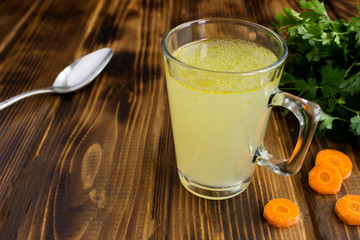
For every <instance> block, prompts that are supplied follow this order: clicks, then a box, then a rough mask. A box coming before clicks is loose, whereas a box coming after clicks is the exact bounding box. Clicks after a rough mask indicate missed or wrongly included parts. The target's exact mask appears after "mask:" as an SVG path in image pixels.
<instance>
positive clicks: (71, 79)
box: [0, 48, 113, 110]
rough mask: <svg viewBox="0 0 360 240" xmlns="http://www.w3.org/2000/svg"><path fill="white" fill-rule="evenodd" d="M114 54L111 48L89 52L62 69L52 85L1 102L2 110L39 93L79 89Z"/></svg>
mask: <svg viewBox="0 0 360 240" xmlns="http://www.w3.org/2000/svg"><path fill="white" fill-rule="evenodd" d="M112 55H113V51H112V49H111V48H102V49H99V50H97V51H94V52H92V53H89V54H88V55H85V56H84V57H82V58H80V59H79V60H77V61H75V62H73V63H72V64H71V65H69V66H67V67H66V68H65V69H64V70H62V71H61V72H60V73H59V75H58V76H57V77H56V79H55V81H54V83H53V85H52V86H51V87H48V88H42V89H35V90H30V91H28V92H24V93H21V94H19V95H16V96H14V97H12V98H9V99H7V100H5V101H3V102H0V110H2V109H4V108H6V107H8V106H10V105H12V104H14V103H15V102H17V101H20V100H21V99H24V98H26V97H30V96H33V95H37V94H44V93H69V92H74V91H77V90H79V89H80V88H82V87H85V86H86V85H87V84H89V83H90V82H92V80H94V79H95V77H96V76H98V75H99V73H100V72H101V71H102V70H103V69H104V68H105V66H106V65H107V64H108V63H109V61H110V59H111V57H112Z"/></svg>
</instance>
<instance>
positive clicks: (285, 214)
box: [263, 198, 300, 228]
mask: <svg viewBox="0 0 360 240" xmlns="http://www.w3.org/2000/svg"><path fill="white" fill-rule="evenodd" d="M299 213H300V212H299V209H298V207H297V206H296V204H295V203H293V202H292V201H290V200H289V199H286V198H275V199H272V200H271V201H269V202H268V203H267V204H266V205H265V207H264V212H263V216H264V218H265V219H266V221H267V222H268V223H269V224H270V225H272V226H274V227H278V228H284V227H290V226H293V225H295V224H296V223H297V221H298V219H299Z"/></svg>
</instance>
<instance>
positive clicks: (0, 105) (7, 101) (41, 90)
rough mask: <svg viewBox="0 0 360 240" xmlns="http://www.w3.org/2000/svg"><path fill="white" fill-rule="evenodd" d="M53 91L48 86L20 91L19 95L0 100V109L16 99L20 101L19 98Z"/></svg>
mask: <svg viewBox="0 0 360 240" xmlns="http://www.w3.org/2000/svg"><path fill="white" fill-rule="evenodd" d="M52 92H55V91H54V89H53V88H52V87H48V88H41V89H34V90H30V91H27V92H23V93H20V94H19V95H16V96H14V97H11V98H9V99H7V100H5V101H2V102H0V111H1V110H3V109H4V108H6V107H8V106H10V105H11V104H13V103H16V102H17V101H20V100H21V99H24V98H27V97H30V96H33V95H37V94H44V93H52Z"/></svg>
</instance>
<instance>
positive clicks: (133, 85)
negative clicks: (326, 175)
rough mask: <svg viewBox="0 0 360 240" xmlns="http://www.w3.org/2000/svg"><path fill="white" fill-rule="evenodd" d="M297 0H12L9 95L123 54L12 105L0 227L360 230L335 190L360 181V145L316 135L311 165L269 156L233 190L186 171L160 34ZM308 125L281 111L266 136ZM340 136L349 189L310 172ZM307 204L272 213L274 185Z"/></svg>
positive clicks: (289, 142) (1, 152) (234, 234)
mask: <svg viewBox="0 0 360 240" xmlns="http://www.w3.org/2000/svg"><path fill="white" fill-rule="evenodd" d="M357 4H359V2H358V1H351V0H348V1H339V0H331V1H330V0H328V1H326V6H327V8H328V10H329V11H330V15H331V16H332V17H336V18H349V17H350V16H353V15H355V14H357V10H356V7H355V6H356V5H357ZM283 7H291V8H293V9H295V10H300V8H299V3H298V1H295V0H291V1H290V0H288V1H287V0H278V1H275V0H273V1H271V0H267V1H258V0H254V1H245V0H228V1H223V2H221V3H220V2H218V1H216V0H209V1H205V0H203V1H192V0H188V1H185V0H184V1H175V0H169V1H161V0H143V1H137V0H128V1H125V0H119V1H116V0H96V1H95V0H87V1H77V0H62V1H60V0H49V1H42V0H26V1H25V0H11V1H10V0H2V1H0V29H1V31H0V100H5V99H7V98H9V97H11V96H13V95H16V94H19V93H21V92H24V91H26V90H31V89H35V88H41V87H47V86H50V85H52V82H53V81H54V79H55V78H56V76H57V74H58V73H59V72H60V71H61V70H62V69H63V68H64V67H65V66H67V65H68V64H70V63H71V62H72V61H74V60H75V59H77V58H79V57H80V56H82V55H85V54H86V53H88V52H91V51H93V50H95V49H98V48H101V47H111V48H113V50H114V57H113V59H112V60H111V62H110V64H109V65H108V66H107V67H106V69H105V71H104V72H103V73H102V74H101V75H100V76H99V77H98V78H97V79H96V80H95V82H94V83H92V84H91V85H89V86H88V87H86V88H85V89H83V90H80V91H78V92H76V93H71V94H66V95H39V96H34V97H31V98H28V99H26V100H24V101H21V102H19V103H16V104H15V105H13V106H10V107H8V108H7V109H5V110H3V111H1V113H0V143H1V144H0V239H359V238H360V234H359V233H360V228H359V227H351V226H347V225H345V224H343V223H342V222H341V221H340V220H339V219H338V218H337V217H336V216H335V214H334V212H333V207H334V204H335V202H336V200H337V199H339V198H340V197H342V196H343V195H345V194H350V193H351V194H360V187H359V185H360V173H359V169H360V165H359V162H360V150H359V146H358V145H356V144H354V143H352V142H350V141H345V142H335V141H332V140H330V139H328V138H327V137H321V138H315V139H314V140H313V142H312V145H311V147H310V150H309V152H308V154H307V157H306V159H305V163H304V166H303V168H302V169H301V171H300V172H299V173H298V174H297V175H295V176H293V177H282V176H279V175H276V174H275V173H272V172H270V171H269V170H267V169H264V168H261V167H257V169H256V172H255V175H254V178H253V181H252V183H251V184H250V186H249V187H248V189H247V190H246V191H245V192H243V193H242V194H241V195H239V196H237V197H234V198H232V199H228V200H222V201H211V200H205V199H201V198H198V197H196V196H194V195H192V194H191V193H189V192H188V191H186V190H185V189H184V188H183V187H182V186H181V184H180V182H179V179H178V176H177V172H176V163H175V153H174V146H173V138H172V130H171V125H170V116H169V107H168V102H167V92H166V85H165V81H164V69H163V62H162V52H161V48H160V41H161V38H162V36H163V35H164V34H165V32H167V31H168V30H169V29H170V28H172V27H174V26H176V25H178V24H180V23H182V22H185V21H188V20H192V19H197V18H202V17H231V18H241V19H246V20H251V21H254V22H258V23H260V24H263V25H269V23H270V22H271V21H272V20H274V15H275V14H276V13H278V12H281V11H282V8H283ZM296 128H297V126H296V124H295V122H294V121H293V120H291V119H288V118H285V117H284V116H283V115H282V114H281V112H279V111H275V112H274V114H272V115H271V119H270V124H269V128H268V132H267V135H266V139H265V143H266V145H267V146H268V148H270V150H271V152H272V153H273V154H274V155H276V156H278V157H287V156H288V155H289V154H290V153H291V151H292V149H293V147H294V144H295V141H296V136H297V132H296V131H297V130H296ZM325 148H335V149H338V150H340V151H343V152H344V153H346V154H348V155H349V156H350V157H351V159H352V161H353V163H354V169H353V174H352V176H351V178H350V179H348V180H346V181H344V183H343V186H342V188H341V191H340V192H339V193H338V194H335V195H329V196H322V195H318V194H316V193H315V192H313V191H312V190H311V189H310V188H309V186H308V184H307V174H308V172H309V170H310V169H311V168H312V167H313V165H314V157H315V155H316V153H317V152H318V151H319V150H321V149H325ZM279 197H285V198H289V199H291V200H292V201H294V202H295V203H296V204H297V205H298V206H299V208H300V211H301V221H300V222H299V223H298V224H297V225H296V226H293V227H290V228H287V229H277V228H274V227H271V226H269V225H268V224H267V223H266V221H265V220H264V219H263V217H262V211H263V207H264V205H265V204H266V203H267V202H268V201H269V200H270V199H272V198H279Z"/></svg>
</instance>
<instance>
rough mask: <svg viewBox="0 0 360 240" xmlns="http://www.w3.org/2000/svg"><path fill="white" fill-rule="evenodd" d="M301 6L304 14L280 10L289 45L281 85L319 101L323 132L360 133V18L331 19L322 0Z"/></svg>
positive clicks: (280, 25) (302, 0) (279, 19)
mask: <svg viewBox="0 0 360 240" xmlns="http://www.w3.org/2000/svg"><path fill="white" fill-rule="evenodd" d="M300 6H301V8H302V9H303V11H302V12H300V13H299V12H296V11H294V10H292V9H288V8H286V9H284V14H277V15H276V20H277V22H278V24H277V25H275V29H276V31H277V32H278V33H281V34H282V35H283V36H284V38H285V40H286V43H287V45H288V48H289V57H288V61H287V64H286V65H285V70H284V74H283V76H282V79H281V82H280V85H279V86H280V88H281V89H283V90H284V91H289V92H291V93H293V94H296V95H299V96H301V97H304V98H306V99H307V100H309V101H313V102H316V103H318V104H320V106H321V107H322V110H323V112H322V115H321V118H320V124H319V125H318V126H319V127H318V130H320V131H317V132H318V133H319V132H321V133H324V132H325V133H326V131H328V130H331V134H332V136H337V137H340V138H341V137H344V138H346V137H348V136H349V135H351V134H353V135H360V120H359V115H360V105H359V102H360V61H359V59H360V17H359V16H354V17H352V18H351V21H347V20H343V19H337V20H332V19H330V18H329V16H328V13H327V11H326V8H325V5H324V3H322V2H320V1H319V0H308V1H306V0H300ZM357 9H358V11H359V13H360V6H358V7H357ZM354 114H355V116H354ZM335 120H337V121H335ZM344 130H348V132H346V131H344Z"/></svg>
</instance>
